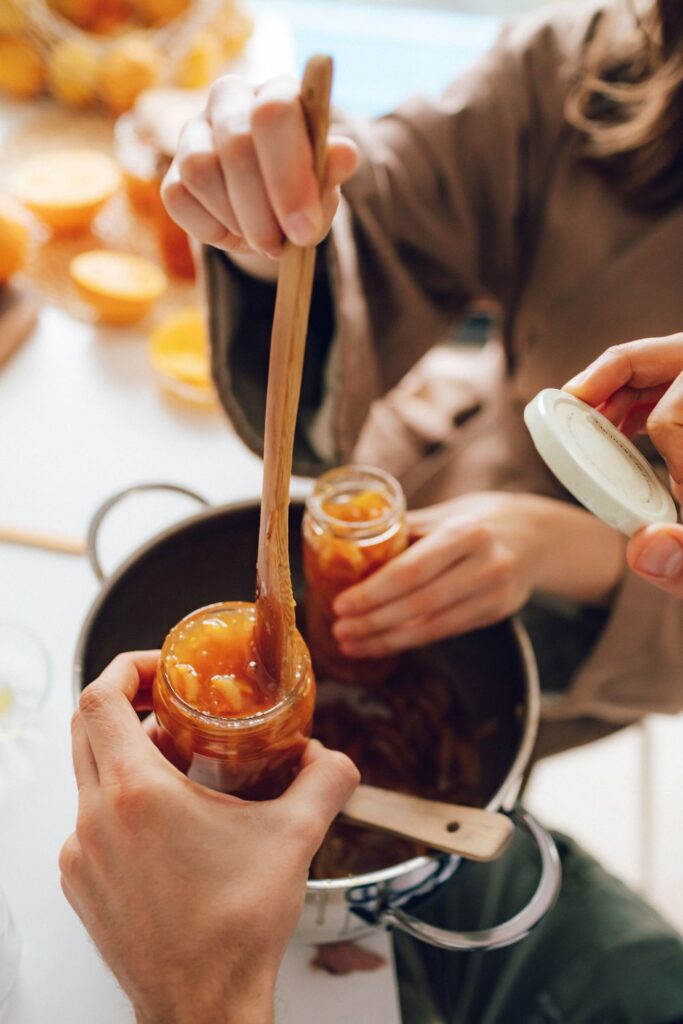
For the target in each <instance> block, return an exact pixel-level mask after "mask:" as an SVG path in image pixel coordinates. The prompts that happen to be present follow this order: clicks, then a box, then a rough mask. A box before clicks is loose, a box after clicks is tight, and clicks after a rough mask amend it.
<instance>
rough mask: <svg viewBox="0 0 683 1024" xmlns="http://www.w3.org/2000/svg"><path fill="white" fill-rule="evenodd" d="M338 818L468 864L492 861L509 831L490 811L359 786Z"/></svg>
mask: <svg viewBox="0 0 683 1024" xmlns="http://www.w3.org/2000/svg"><path fill="white" fill-rule="evenodd" d="M342 814H343V815H344V817H346V818H348V819H349V820H350V821H355V822H356V823H357V824H359V825H369V826H371V827H372V828H378V829H381V830H382V831H384V832H392V833H394V834H395V835H399V836H404V837H405V838H406V839H415V840H417V841H418V842H420V843H424V844H425V846H428V847H430V848H431V849H433V850H443V851H444V853H452V854H457V855H459V856H461V857H466V858H467V859H468V860H495V858H496V857H499V856H500V855H501V853H502V852H503V850H504V849H505V847H506V846H507V845H508V843H509V842H510V839H511V838H512V834H513V832H514V825H513V824H512V822H511V821H510V819H509V818H508V817H506V816H505V815H504V814H498V813H497V812H495V811H484V810H480V808H478V807H463V806H461V805H459V804H447V803H442V802H441V801H440V800H423V799H422V798H421V797H417V796H409V795H408V794H407V793H395V792H393V790H389V789H377V788H376V787H375V786H359V787H358V789H357V790H356V792H355V793H354V794H353V796H352V797H351V799H350V800H349V801H348V802H347V803H346V805H345V806H344V808H343V809H342Z"/></svg>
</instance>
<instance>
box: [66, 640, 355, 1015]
mask: <svg viewBox="0 0 683 1024" xmlns="http://www.w3.org/2000/svg"><path fill="white" fill-rule="evenodd" d="M157 660H158V653H157V652H142V653H135V654H124V655H120V656H119V657H118V658H115V659H114V661H113V662H112V663H111V664H110V665H109V666H108V667H107V668H106V669H105V671H104V672H103V673H102V675H101V676H100V677H99V679H97V680H96V681H95V682H94V683H91V685H90V686H88V687H87V689H86V690H84V691H83V694H82V696H81V700H80V704H79V710H78V711H77V712H76V714H75V715H74V717H73V722H72V737H73V761H74V769H75V773H76V781H77V785H78V803H79V809H78V822H77V826H76V832H75V833H74V834H73V835H72V836H70V837H69V839H67V841H66V843H65V844H64V847H63V849H62V852H61V856H60V869H61V872H62V887H63V889H64V893H65V895H66V897H67V899H68V900H69V903H70V904H71V906H72V907H73V908H74V910H75V911H76V913H77V914H78V916H79V917H80V918H81V920H82V921H83V923H84V925H85V927H86V928H87V930H88V931H89V932H90V935H91V936H92V938H93V940H94V942H95V944H96V945H97V947H98V949H99V950H100V953H101V954H102V956H103V958H104V960H105V961H106V962H107V963H108V964H109V966H110V967H111V969H112V971H113V972H114V974H115V975H116V977H117V979H118V980H119V982H120V984H121V985H122V987H123V988H124V990H125V991H126V993H127V994H128V996H129V997H130V999H131V1001H132V1003H133V1005H134V1007H135V1010H136V1013H137V1019H138V1021H139V1024H205V1022H206V1024H223V1022H230V1024H232V1022H239V1024H252V1022H253V1024H256V1022H258V1024H265V1022H270V1021H272V1019H273V990H274V985H275V978H276V975H277V971H278V968H279V965H280V961H281V959H282V956H283V954H284V951H285V948H286V945H287V942H288V940H289V938H290V936H291V933H292V932H293V931H294V928H295V927H296V923H297V920H298V918H299V914H300V912H301V907H302V904H303V899H304V894H305V888H306V878H307V874H308V867H309V863H310V861H311V858H312V857H313V854H314V853H315V852H316V850H317V849H318V847H319V845H320V843H321V842H322V840H323V838H324V836H325V833H326V831H327V829H328V827H329V825H330V823H331V822H332V820H333V818H334V817H335V815H336V814H337V813H338V811H339V810H340V809H341V807H342V806H343V804H344V803H345V802H346V800H347V799H348V798H349V796H350V795H351V793H352V792H353V790H354V789H355V787H356V785H357V784H358V772H357V770H356V768H355V767H354V766H353V765H352V763H351V761H349V759H348V758H347V757H345V756H344V755H343V754H339V753H333V752H331V751H328V750H325V748H324V747H322V746H321V744H319V743H317V742H311V743H310V744H309V745H308V747H307V748H306V751H305V754H304V758H303V760H302V767H301V771H300V772H299V775H298V776H297V778H296V779H295V780H294V782H293V783H292V785H291V786H290V787H289V789H288V790H287V791H286V792H285V793H284V794H283V795H282V796H281V797H280V798H279V799H277V800H271V801H264V802H262V803H250V802H246V801H243V800H239V799H238V798H236V797H231V796H224V795H222V794H220V793H215V792H213V791H212V790H209V789H205V788H204V787H202V786H200V785H198V784H196V783H194V782H192V781H190V780H189V779H187V778H186V777H185V776H184V775H183V774H182V773H181V772H179V771H178V770H177V769H176V768H175V767H173V765H171V764H170V762H169V761H167V760H166V759H165V758H164V756H163V755H162V753H161V752H160V751H159V750H158V749H157V747H156V746H155V745H154V743H153V742H152V740H151V738H150V736H149V735H148V734H147V732H146V731H145V729H144V728H143V727H142V726H141V724H140V721H139V720H138V717H137V715H136V713H135V711H134V710H133V702H135V704H136V705H139V704H141V703H144V700H143V701H141V700H140V696H141V694H144V692H145V691H149V690H150V689H151V686H152V682H153V678H154V673H155V671H156V665H157Z"/></svg>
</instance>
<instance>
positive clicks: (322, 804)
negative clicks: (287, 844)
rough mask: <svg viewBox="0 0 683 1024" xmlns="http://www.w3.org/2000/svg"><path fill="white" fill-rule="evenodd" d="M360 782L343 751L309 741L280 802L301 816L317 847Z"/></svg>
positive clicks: (297, 815)
mask: <svg viewBox="0 0 683 1024" xmlns="http://www.w3.org/2000/svg"><path fill="white" fill-rule="evenodd" d="M359 782H360V773H359V771H358V769H357V768H356V766H355V764H354V763H353V761H352V760H351V759H350V758H348V757H347V756H346V754H342V753H341V752H340V751H338V750H328V749H327V748H326V747H324V746H323V745H322V743H320V742H319V741H318V740H311V741H310V742H309V743H308V745H307V747H306V749H305V751H304V755H303V757H302V759H301V769H300V771H299V774H298V775H297V777H296V778H295V780H294V782H293V783H292V784H291V786H290V787H289V789H288V790H287V792H286V793H284V794H283V796H281V797H280V801H279V802H280V804H281V805H284V806H285V807H286V808H287V810H288V811H291V812H292V814H293V816H294V818H295V819H296V818H299V819H301V817H302V815H303V817H304V818H305V819H306V820H307V822H308V823H309V825H310V830H311V838H312V839H313V842H314V848H315V849H317V848H318V846H319V845H320V843H321V842H322V841H323V839H324V837H325V833H326V832H327V830H328V828H329V827H330V825H331V824H332V822H333V821H334V819H335V818H336V816H337V815H338V814H339V812H340V810H341V809H342V807H343V806H344V804H345V803H346V801H347V800H348V799H349V797H350V796H351V794H352V793H353V792H354V790H355V789H356V787H357V785H358V783H359Z"/></svg>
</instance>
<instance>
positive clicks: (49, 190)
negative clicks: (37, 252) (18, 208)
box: [10, 149, 121, 232]
mask: <svg viewBox="0 0 683 1024" xmlns="http://www.w3.org/2000/svg"><path fill="white" fill-rule="evenodd" d="M120 184H121V172H120V171H119V169H118V167H117V165H116V163H115V162H114V161H113V160H112V159H111V157H108V156H106V154H105V153H99V152H98V151H97V150H92V149H60V150H55V151H54V152H47V153H41V154H40V155H38V156H33V157H30V159H28V160H26V161H24V163H22V164H20V165H19V167H17V168H16V170H15V171H14V173H13V174H12V177H11V179H10V187H11V190H12V192H13V193H14V195H15V197H16V198H17V199H18V200H19V202H21V203H23V205H24V206H25V207H26V208H27V209H28V210H30V211H31V213H33V214H35V216H36V217H38V218H39V219H40V220H42V221H43V222H44V223H45V224H47V225H48V226H49V227H51V228H52V230H53V231H56V232H74V231H83V230H85V229H86V228H88V227H89V226H90V224H91V222H92V220H93V218H94V216H95V214H96V213H97V212H98V210H100V209H101V207H102V206H104V204H105V203H106V202H107V200H108V199H111V197H112V196H113V195H114V193H115V192H116V191H117V189H118V188H119V186H120Z"/></svg>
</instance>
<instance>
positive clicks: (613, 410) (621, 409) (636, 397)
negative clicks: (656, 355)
mask: <svg viewBox="0 0 683 1024" xmlns="http://www.w3.org/2000/svg"><path fill="white" fill-rule="evenodd" d="M667 386H668V385H666V384H661V385H659V386H658V387H652V388H640V389H639V388H631V387H623V388H619V390H618V391H615V393H614V394H613V395H612V396H611V397H610V398H608V399H607V401H606V402H603V403H602V405H600V406H599V409H600V412H601V413H602V414H603V416H606V417H607V419H608V420H610V421H611V422H612V423H614V424H615V426H617V427H619V429H620V430H623V432H624V433H625V434H628V435H629V436H633V435H634V434H638V433H640V432H641V431H643V430H644V429H645V423H646V422H647V417H648V416H649V414H650V412H651V411H652V409H653V408H654V406H655V405H656V404H657V402H658V401H659V400H660V398H661V397H662V395H663V394H664V393H665V391H666V389H667Z"/></svg>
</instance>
